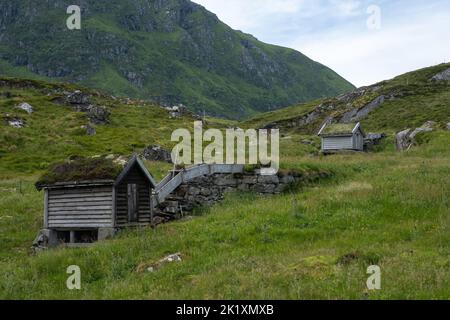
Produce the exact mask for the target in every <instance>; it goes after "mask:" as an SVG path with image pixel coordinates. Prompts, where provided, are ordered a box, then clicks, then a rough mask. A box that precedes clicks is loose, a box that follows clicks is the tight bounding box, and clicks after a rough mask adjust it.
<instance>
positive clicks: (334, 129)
mask: <svg viewBox="0 0 450 320" xmlns="http://www.w3.org/2000/svg"><path fill="white" fill-rule="evenodd" d="M318 135H319V136H320V137H321V138H322V152H324V153H332V152H337V151H344V150H354V151H363V150H364V136H365V134H364V131H363V130H362V128H361V124H360V123H359V122H358V123H356V124H355V123H336V124H324V125H323V126H322V128H321V129H320V131H319V133H318Z"/></svg>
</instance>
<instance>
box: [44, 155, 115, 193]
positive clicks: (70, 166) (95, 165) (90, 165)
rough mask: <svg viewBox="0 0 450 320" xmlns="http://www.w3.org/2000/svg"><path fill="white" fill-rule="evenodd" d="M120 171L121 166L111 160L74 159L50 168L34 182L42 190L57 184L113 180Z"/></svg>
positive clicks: (100, 158)
mask: <svg viewBox="0 0 450 320" xmlns="http://www.w3.org/2000/svg"><path fill="white" fill-rule="evenodd" d="M122 170H123V166H122V165H120V164H117V163H115V162H114V161H113V159H109V158H105V157H97V158H84V157H75V158H72V159H70V160H67V161H64V162H61V163H56V164H54V165H52V166H50V168H49V169H48V171H47V172H45V173H44V174H43V175H42V176H41V177H40V178H39V180H38V181H37V182H36V188H37V189H42V187H44V186H47V185H52V184H55V183H58V182H81V181H92V180H115V179H116V178H117V176H118V175H119V174H120V173H121V172H122Z"/></svg>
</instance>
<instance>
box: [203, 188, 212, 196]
mask: <svg viewBox="0 0 450 320" xmlns="http://www.w3.org/2000/svg"><path fill="white" fill-rule="evenodd" d="M200 194H201V195H202V196H206V197H207V196H210V195H211V194H212V191H211V189H210V188H202V189H201V190H200Z"/></svg>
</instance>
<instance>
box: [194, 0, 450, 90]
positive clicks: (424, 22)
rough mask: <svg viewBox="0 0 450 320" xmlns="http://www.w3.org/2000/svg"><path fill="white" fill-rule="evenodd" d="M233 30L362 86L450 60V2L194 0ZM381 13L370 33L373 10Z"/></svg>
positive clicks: (429, 0)
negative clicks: (301, 56)
mask: <svg viewBox="0 0 450 320" xmlns="http://www.w3.org/2000/svg"><path fill="white" fill-rule="evenodd" d="M194 1H195V2H198V3H200V4H202V5H204V6H205V7H206V8H207V9H208V10H210V11H212V12H214V13H216V14H217V15H218V16H219V18H220V19H221V20H222V21H224V22H225V23H227V24H228V25H230V26H231V27H232V28H234V29H239V30H242V31H244V32H248V33H251V34H253V35H254V36H256V37H258V38H259V39H261V40H262V41H265V42H268V43H273V44H278V45H283V46H286V47H291V48H294V49H297V50H299V51H301V52H302V53H304V54H306V55H307V56H309V57H310V58H311V59H313V60H316V61H319V62H321V63H323V64H325V65H327V66H328V67H330V68H332V69H333V70H335V71H336V72H338V73H339V74H340V75H342V76H343V77H344V78H346V79H348V80H349V81H350V82H352V83H354V84H355V85H357V86H361V85H368V84H372V83H375V82H378V81H381V80H385V79H389V78H392V77H394V76H396V75H398V74H401V73H404V72H407V71H411V70H414V69H418V68H422V67H426V66H430V65H434V64H438V63H441V62H444V61H449V60H450V41H448V30H450V6H449V5H448V2H447V1H448V0H428V1H427V2H422V1H419V0H411V1H408V2H402V1H386V0H245V1H244V0H227V1H223V0H194ZM371 4H375V5H379V6H380V7H381V9H382V16H381V17H382V22H381V30H369V29H368V28H367V25H366V20H367V18H368V17H369V15H368V14H367V12H366V10H367V8H368V6H369V5H371Z"/></svg>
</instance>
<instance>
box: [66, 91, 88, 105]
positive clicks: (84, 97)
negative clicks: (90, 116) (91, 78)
mask: <svg viewBox="0 0 450 320" xmlns="http://www.w3.org/2000/svg"><path fill="white" fill-rule="evenodd" d="M90 100H91V99H90V96H89V95H88V94H86V93H83V92H82V91H80V90H76V91H74V92H70V93H68V94H67V95H66V101H67V102H68V103H70V104H78V105H88V104H90Z"/></svg>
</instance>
